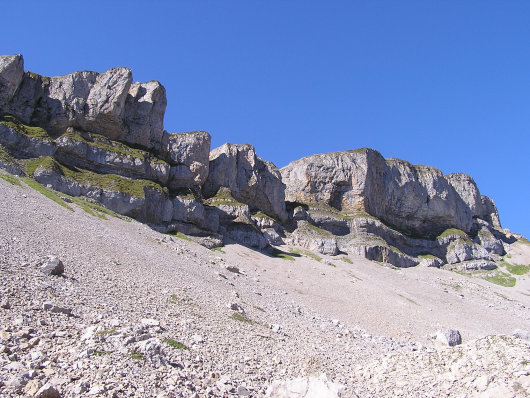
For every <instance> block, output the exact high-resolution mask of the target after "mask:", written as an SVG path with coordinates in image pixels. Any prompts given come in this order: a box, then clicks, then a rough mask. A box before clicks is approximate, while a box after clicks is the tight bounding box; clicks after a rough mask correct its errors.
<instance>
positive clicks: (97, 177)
mask: <svg viewBox="0 0 530 398" xmlns="http://www.w3.org/2000/svg"><path fill="white" fill-rule="evenodd" d="M60 169H61V172H62V174H63V175H64V176H65V177H66V178H68V179H71V180H74V181H76V182H78V183H79V184H81V185H90V186H95V187H98V188H102V189H105V190H108V191H118V192H121V193H124V194H126V195H130V196H133V197H137V198H144V197H145V188H147V187H150V188H154V189H156V190H158V191H163V189H162V187H161V186H160V185H159V184H157V183H156V182H153V181H149V180H133V179H131V178H126V177H121V176H118V175H115V174H98V173H94V172H91V171H88V170H83V169H69V168H67V167H65V166H62V165H61V166H60Z"/></svg>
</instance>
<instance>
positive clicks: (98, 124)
mask: <svg viewBox="0 0 530 398" xmlns="http://www.w3.org/2000/svg"><path fill="white" fill-rule="evenodd" d="M1 58H2V61H1V62H0V89H1V91H2V97H0V112H1V113H7V114H10V115H12V116H15V117H16V118H17V119H19V120H20V121H22V122H23V123H25V124H28V125H34V126H40V127H43V128H45V129H47V130H49V131H50V132H51V133H53V134H61V133H63V132H64V131H65V130H66V129H67V128H68V127H75V128H79V129H83V130H85V131H88V132H92V133H97V134H101V135H104V136H106V137H108V138H110V139H112V140H117V141H123V142H127V143H130V144H133V145H139V146H142V147H144V148H146V149H155V150H160V149H161V142H162V135H163V131H164V130H163V120H164V112H165V109H166V104H167V102H166V92H165V89H164V87H163V86H162V85H161V84H160V83H158V82H149V83H133V81H132V73H131V70H130V69H128V68H114V69H110V70H108V71H106V72H104V73H101V74H99V73H96V72H74V73H71V74H68V75H65V76H55V77H46V76H40V75H37V74H35V73H31V72H24V61H23V58H22V56H21V55H15V56H6V57H1ZM2 82H4V83H2ZM3 87H5V89H3Z"/></svg>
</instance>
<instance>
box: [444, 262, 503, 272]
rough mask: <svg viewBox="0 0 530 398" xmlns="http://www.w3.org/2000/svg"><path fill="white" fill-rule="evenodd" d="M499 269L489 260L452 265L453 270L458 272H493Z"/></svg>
mask: <svg viewBox="0 0 530 398" xmlns="http://www.w3.org/2000/svg"><path fill="white" fill-rule="evenodd" d="M496 268H497V265H496V264H495V263H494V262H493V261H489V260H469V261H463V262H461V263H456V264H455V263H452V264H451V269H453V270H456V271H463V272H467V271H491V270H494V269H496Z"/></svg>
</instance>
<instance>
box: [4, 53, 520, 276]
mask: <svg viewBox="0 0 530 398" xmlns="http://www.w3.org/2000/svg"><path fill="white" fill-rule="evenodd" d="M165 109H166V93H165V89H164V87H163V86H162V85H161V84H160V83H159V82H156V81H151V82H147V83H139V82H133V80H132V73H131V71H130V69H128V68H123V67H120V68H113V69H110V70H108V71H106V72H104V73H97V72H87V71H85V72H74V73H71V74H68V75H65V76H56V77H46V76H40V75H37V74H34V73H31V72H27V71H26V72H25V71H24V62H23V58H22V56H20V55H12V56H0V168H2V169H4V170H7V171H8V172H11V173H14V174H17V175H23V174H26V175H28V176H30V177H32V178H34V179H35V180H37V181H39V182H40V183H42V184H44V185H48V186H50V187H52V188H54V189H56V190H58V191H61V192H63V193H65V194H68V195H72V196H80V195H81V196H85V197H87V198H90V200H92V201H96V202H98V203H100V204H102V205H104V206H106V207H108V208H109V209H111V210H113V211H115V212H118V213H120V214H125V215H128V216H130V217H134V218H136V219H137V220H139V221H142V222H146V223H149V224H150V225H151V226H152V227H153V228H156V229H158V230H160V231H162V232H171V231H180V232H184V233H187V234H192V235H197V236H200V237H201V239H202V240H201V241H202V242H206V243H205V244H207V245H208V247H210V246H212V245H214V244H220V243H221V242H222V241H223V240H224V242H225V243H228V242H238V243H241V244H245V245H247V246H251V247H255V248H257V249H259V250H262V249H264V248H265V247H267V246H268V245H284V244H287V245H293V246H300V247H304V248H306V249H309V250H313V251H318V252H320V253H323V254H327V255H337V254H340V253H351V254H358V255H362V256H364V257H366V258H369V259H371V260H374V261H381V262H387V263H390V264H393V265H395V266H399V267H410V266H416V265H418V264H420V265H426V266H436V267H439V266H442V265H443V264H447V266H450V267H453V268H455V269H458V270H464V271H466V270H470V269H482V270H484V269H492V268H494V267H495V263H494V261H495V260H498V259H499V258H500V256H502V255H504V254H505V248H506V245H508V244H510V243H511V241H510V239H508V238H507V236H506V235H505V234H504V233H503V232H502V231H501V224H500V220H499V215H498V212H497V209H496V206H495V203H494V202H493V200H491V199H490V198H488V197H486V196H483V195H481V194H480V191H479V189H478V187H477V185H476V184H475V182H474V181H473V179H472V178H471V177H470V176H468V175H465V174H450V175H443V173H442V172H441V171H440V170H438V169H436V168H433V167H428V166H422V165H416V166H414V165H411V164H410V163H408V162H406V161H403V160H399V159H384V158H383V156H381V154H380V153H379V152H377V151H375V150H373V149H366V148H363V149H357V150H350V151H344V152H337V153H325V154H319V155H313V156H308V157H305V158H303V159H300V160H297V161H294V162H292V163H290V164H289V165H288V166H286V167H284V168H283V169H281V170H280V171H279V170H278V169H277V168H276V167H275V166H274V164H272V163H270V162H267V161H265V160H262V159H261V158H259V157H258V156H257V154H256V151H255V149H254V147H253V146H252V145H248V144H246V145H234V144H224V145H222V146H220V147H219V148H216V149H214V150H212V151H211V152H210V143H211V137H210V135H209V134H208V133H207V132H204V131H195V132H191V133H167V132H165V131H164V130H163V118H164V112H165Z"/></svg>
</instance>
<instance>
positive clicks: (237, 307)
mask: <svg viewBox="0 0 530 398" xmlns="http://www.w3.org/2000/svg"><path fill="white" fill-rule="evenodd" d="M228 308H230V309H231V310H232V311H237V312H241V313H243V312H245V310H244V309H243V307H242V306H241V305H239V304H238V303H229V304H228Z"/></svg>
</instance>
